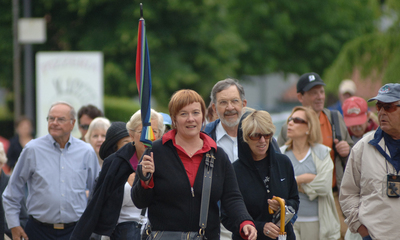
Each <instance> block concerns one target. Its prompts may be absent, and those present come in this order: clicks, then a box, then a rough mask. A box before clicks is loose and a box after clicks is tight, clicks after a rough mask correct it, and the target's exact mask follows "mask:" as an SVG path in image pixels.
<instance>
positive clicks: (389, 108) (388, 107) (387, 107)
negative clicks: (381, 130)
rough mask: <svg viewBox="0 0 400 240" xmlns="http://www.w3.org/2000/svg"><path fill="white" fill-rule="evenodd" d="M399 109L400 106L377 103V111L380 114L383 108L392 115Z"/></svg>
mask: <svg viewBox="0 0 400 240" xmlns="http://www.w3.org/2000/svg"><path fill="white" fill-rule="evenodd" d="M397 107H400V105H396V104H394V103H381V102H377V103H376V109H377V110H378V112H379V111H380V110H381V109H382V108H383V109H385V111H386V112H388V113H391V112H394V111H396V110H397Z"/></svg>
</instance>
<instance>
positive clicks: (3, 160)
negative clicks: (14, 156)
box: [0, 142, 7, 164]
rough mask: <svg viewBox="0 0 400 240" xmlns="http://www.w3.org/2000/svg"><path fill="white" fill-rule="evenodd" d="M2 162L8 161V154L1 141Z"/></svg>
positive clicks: (0, 153)
mask: <svg viewBox="0 0 400 240" xmlns="http://www.w3.org/2000/svg"><path fill="white" fill-rule="evenodd" d="M0 163H3V164H4V163H7V155H6V151H5V150H4V145H3V143H2V142H0Z"/></svg>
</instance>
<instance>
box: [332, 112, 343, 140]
mask: <svg viewBox="0 0 400 240" xmlns="http://www.w3.org/2000/svg"><path fill="white" fill-rule="evenodd" d="M331 119H332V123H331V125H332V134H333V139H335V138H337V139H338V140H339V141H342V134H341V133H340V122H339V111H337V110H331Z"/></svg>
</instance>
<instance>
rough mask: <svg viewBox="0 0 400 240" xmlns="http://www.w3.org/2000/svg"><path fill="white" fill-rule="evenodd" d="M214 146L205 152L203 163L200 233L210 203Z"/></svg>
mask: <svg viewBox="0 0 400 240" xmlns="http://www.w3.org/2000/svg"><path fill="white" fill-rule="evenodd" d="M214 160H215V157H214V148H211V150H210V151H209V152H208V153H206V161H205V164H204V179H203V191H202V194H201V207H200V221H199V222H200V224H199V226H200V234H202V235H204V234H205V229H206V227H207V217H208V208H209V205H210V193H211V182H212V172H213V168H214Z"/></svg>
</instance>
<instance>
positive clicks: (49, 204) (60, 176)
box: [3, 102, 100, 240]
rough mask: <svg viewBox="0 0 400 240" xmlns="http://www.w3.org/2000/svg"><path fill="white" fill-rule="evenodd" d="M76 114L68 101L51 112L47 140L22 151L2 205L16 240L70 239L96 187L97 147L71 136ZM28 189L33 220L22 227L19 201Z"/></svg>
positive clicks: (30, 144)
mask: <svg viewBox="0 0 400 240" xmlns="http://www.w3.org/2000/svg"><path fill="white" fill-rule="evenodd" d="M75 119H76V112H75V110H74V108H73V107H72V106H71V105H70V104H68V103H66V102H56V103H54V104H53V105H52V106H51V107H50V110H49V113H48V116H47V121H48V132H49V134H47V135H46V136H43V137H39V138H37V139H34V140H31V141H30V142H29V143H28V144H27V145H26V146H25V148H24V149H23V151H22V153H21V155H20V157H19V159H18V162H17V164H16V166H15V169H14V172H13V174H12V176H11V178H10V181H9V183H8V186H7V188H6V190H5V191H4V194H3V206H4V212H5V216H6V219H7V223H8V227H9V228H10V229H11V233H12V236H13V239H14V240H16V239H21V238H24V239H28V238H29V239H30V240H50V239H57V240H64V239H65V240H68V239H69V238H70V234H71V233H72V230H73V229H74V226H75V224H76V222H77V221H78V220H79V218H80V216H81V215H82V213H83V211H84V210H85V208H86V204H87V197H86V191H85V190H86V189H89V191H91V190H92V189H93V188H94V180H95V178H96V177H97V175H98V173H99V171H100V166H99V163H98V161H97V156H96V153H95V152H94V150H93V148H92V147H91V146H90V145H89V144H86V143H84V142H83V141H81V140H79V139H76V138H74V137H72V136H71V132H72V129H73V128H74V124H75V121H76V120H75ZM25 184H27V186H28V198H27V209H28V214H29V220H28V222H27V223H26V227H25V229H23V228H22V227H21V226H20V222H19V212H20V209H21V204H20V203H21V200H22V199H23V197H24V195H25Z"/></svg>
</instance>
